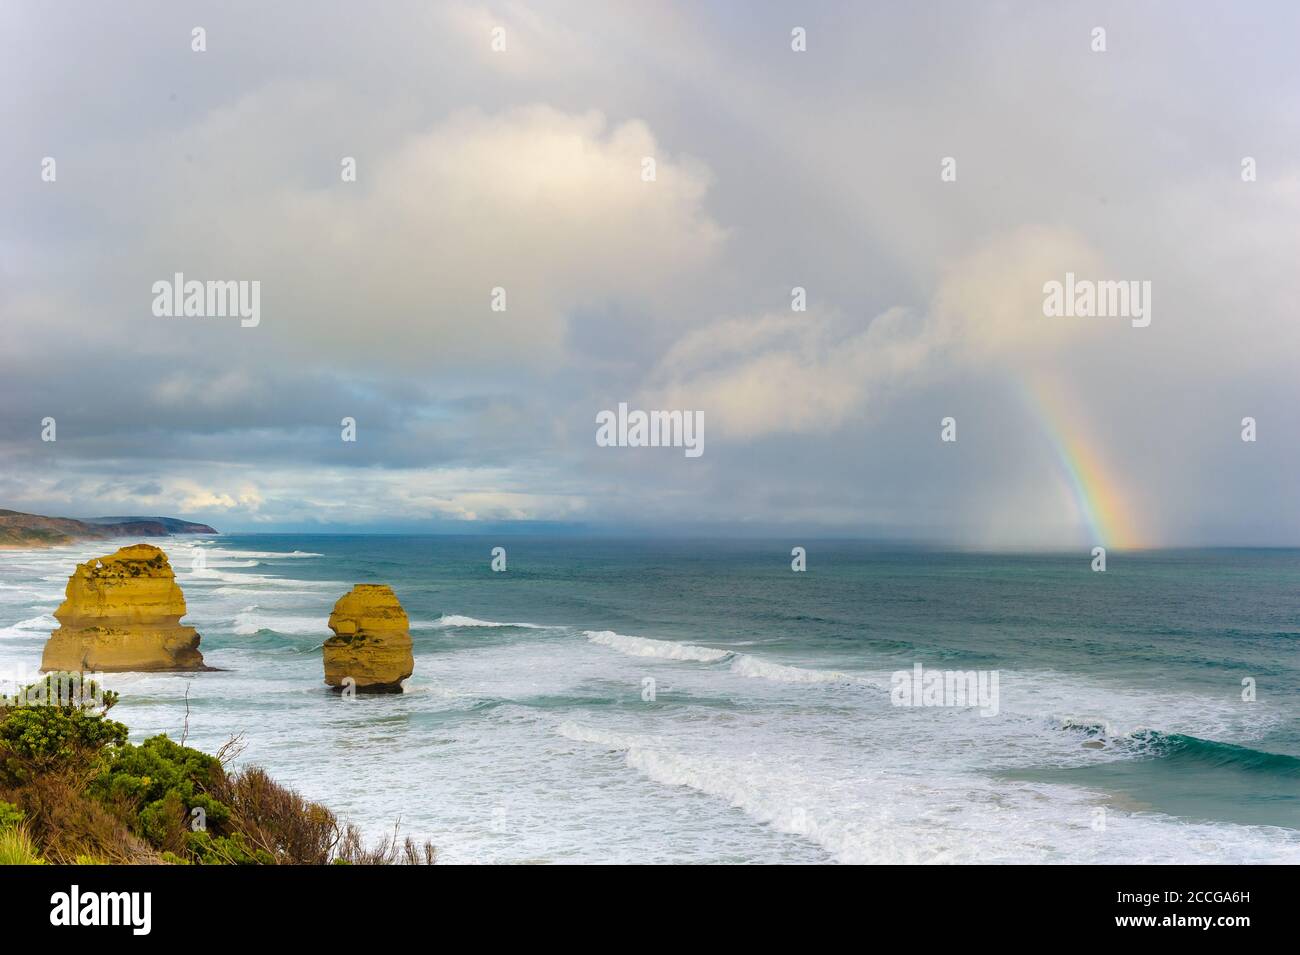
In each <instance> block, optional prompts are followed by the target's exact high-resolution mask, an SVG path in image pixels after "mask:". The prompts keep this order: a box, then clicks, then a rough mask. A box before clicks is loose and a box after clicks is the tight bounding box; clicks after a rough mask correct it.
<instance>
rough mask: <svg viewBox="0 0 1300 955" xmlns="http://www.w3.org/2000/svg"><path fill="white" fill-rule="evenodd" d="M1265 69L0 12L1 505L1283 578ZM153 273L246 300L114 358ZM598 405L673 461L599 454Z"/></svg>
mask: <svg viewBox="0 0 1300 955" xmlns="http://www.w3.org/2000/svg"><path fill="white" fill-rule="evenodd" d="M200 27H201V28H202V30H203V34H202V38H203V44H202V45H203V46H204V47H205V49H203V50H195V49H194V48H193V47H194V45H195V43H196V40H195V36H194V32H193V31H194V30H195V28H200ZM1098 29H1101V30H1104V46H1105V49H1104V50H1101V49H1097V47H1098V45H1099V34H1098V33H1097V32H1096V31H1097V30H1098ZM795 31H802V33H798V34H797V33H796V32H795ZM1297 35H1300V8H1298V7H1297V6H1296V5H1294V4H1290V3H1282V2H1277V3H1266V2H1246V3H1240V4H1232V5H1223V4H1211V3H1208V2H1207V3H1173V2H1170V3H1159V2H1150V3H1142V4H1132V3H1127V2H1122V3H1051V2H1048V3H1044V2H1026V3H994V2H989V3H981V4H973V3H967V2H951V3H942V2H937V3H924V4H916V3H902V2H898V3H878V4H876V3H873V4H860V3H847V2H845V3H819V4H816V5H807V6H805V5H795V4H776V3H711V4H698V3H673V4H669V3H662V4H661V3H653V4H650V3H647V4H603V3H594V2H592V3H567V2H555V3H529V4H524V3H499V4H489V5H480V4H476V3H459V2H447V3H441V2H424V0H421V2H412V3H400V2H391V3H388V2H386V3H383V4H357V3H344V2H329V0H326V2H313V3H305V2H303V3H283V4H275V5H267V4H260V3H251V2H247V3H245V2H222V3H211V4H205V3H187V4H183V5H182V4H175V3H168V2H158V3H145V2H126V3H120V4H111V5H109V4H102V3H91V2H79V3H78V2H74V3H66V4H57V5H55V4H43V3H36V2H30V0H15V2H8V3H5V4H4V5H3V7H0V104H2V108H3V116H4V129H5V144H4V148H3V149H0V183H3V186H0V394H2V395H3V411H2V412H0V454H2V455H3V468H0V507H8V508H13V509H17V510H25V511H33V512H37V513H46V514H58V515H71V516H96V515H105V514H111V515H121V514H143V515H154V514H165V515H170V516H178V517H185V518H189V519H192V520H200V521H205V522H208V523H211V524H213V525H214V526H216V527H218V528H219V529H220V530H223V531H238V530H245V531H268V532H269V531H310V530H321V531H348V530H351V531H368V530H369V531H401V530H438V531H455V532H466V533H472V532H475V531H478V530H484V529H491V530H493V531H497V530H500V529H502V528H507V529H509V528H513V529H516V530H524V531H526V530H530V529H531V530H539V529H547V530H565V529H570V530H581V531H584V532H610V533H615V532H628V533H659V532H663V533H685V534H698V535H701V536H709V535H730V534H750V533H779V534H785V533H790V534H804V535H815V534H822V535H829V534H834V535H851V536H862V537H869V538H880V539H887V540H917V541H924V542H938V543H943V544H948V545H953V546H958V547H966V548H977V549H979V548H989V549H1007V548H1012V549H1015V548H1066V549H1069V548H1076V547H1091V546H1094V545H1097V544H1101V545H1105V546H1110V547H1118V548H1127V547H1159V546H1185V545H1268V546H1276V545H1300V504H1298V503H1297V501H1298V498H1297V494H1296V487H1297V485H1296V479H1295V475H1296V474H1297V473H1300V410H1298V409H1300V401H1298V400H1297V399H1298V398H1300V383H1298V382H1297V378H1298V376H1297V371H1298V370H1300V362H1298V361H1297V359H1298V358H1300V320H1298V319H1300V316H1297V314H1296V303H1297V301H1298V300H1300V299H1298V297H1297V293H1298V292H1300V269H1297V258H1298V257H1297V252H1298V251H1300V228H1298V226H1300V215H1298V214H1300V75H1298V74H1300V65H1297V61H1296V58H1295V50H1294V47H1295V37H1296V36H1297ZM799 36H802V37H803V38H804V42H803V44H802V45H803V46H804V47H805V48H804V49H794V47H795V46H799V45H801V44H800V43H799V42H798V37H799ZM502 41H504V42H503V43H502ZM502 45H504V49H500V48H494V47H501V46H502ZM647 157H649V158H651V159H653V160H654V176H653V179H649V180H648V179H647V178H646V175H645V169H646V165H645V160H646V158H647ZM347 158H350V159H352V160H354V161H355V170H356V175H355V181H347V180H346V179H345V176H344V175H343V168H344V164H345V159H347ZM47 159H53V160H54V167H53V171H54V175H53V178H52V180H51V178H50V177H49V175H48V163H47V162H46V161H47ZM1247 159H1249V160H1250V163H1249V165H1250V166H1251V167H1252V169H1253V176H1251V175H1248V174H1247V173H1246V172H1245V166H1246V160H1247ZM954 173H955V174H954ZM177 272H180V273H183V274H184V276H185V277H186V278H187V279H197V280H201V281H206V280H222V281H226V280H231V281H250V282H251V281H257V282H259V283H260V296H261V297H260V321H259V322H258V324H257V325H256V326H254V327H244V326H243V325H242V324H241V322H240V320H239V319H238V317H233V318H232V317H228V316H190V317H184V316H181V317H167V316H159V315H156V314H155V313H154V310H153V308H152V305H153V302H154V297H155V296H154V291H153V285H154V283H155V282H158V281H159V280H166V281H170V280H171V279H172V276H173V275H174V274H175V273H177ZM1067 273H1072V274H1073V275H1075V276H1076V277H1077V278H1079V279H1083V280H1092V281H1124V282H1130V281H1132V282H1137V283H1139V287H1141V284H1142V283H1150V285H1149V286H1146V287H1147V288H1149V289H1150V299H1149V306H1150V311H1149V315H1148V317H1149V324H1146V325H1141V324H1140V323H1139V322H1137V321H1134V320H1130V318H1129V317H1126V316H1124V315H1120V316H1114V315H1107V316H1099V315H1090V316H1089V315H1067V316H1060V315H1056V316H1049V315H1045V314H1044V299H1045V292H1044V289H1045V283H1049V282H1052V281H1059V282H1064V281H1065V276H1066V274H1067ZM498 288H499V289H504V290H505V296H506V298H505V302H506V307H505V310H504V311H498V310H494V309H493V308H492V303H493V290H494V289H498ZM795 288H800V289H803V290H804V296H805V306H806V307H805V308H804V309H803V310H796V309H795V308H793V307H792V303H793V301H794V293H793V291H792V290H794V289H795ZM620 403H627V405H628V406H629V408H631V409H634V410H635V409H645V410H655V409H661V410H682V411H685V412H690V413H693V414H698V415H700V416H701V420H702V421H703V428H704V430H703V434H704V444H703V448H704V452H703V453H702V454H700V455H699V456H697V457H691V456H687V455H685V454H684V453H683V452H682V449H681V448H670V447H657V448H652V447H605V446H600V445H599V444H598V443H597V441H596V418H597V415H598V414H599V413H600V412H601V411H603V410H610V409H616V408H617V407H618V405H619V404H620ZM1248 417H1249V418H1253V419H1254V421H1255V435H1254V437H1255V440H1253V441H1246V440H1243V419H1245V418H1248ZM47 418H53V419H54V422H55V433H54V440H52V441H51V440H43V438H44V437H48V436H49V435H48V429H46V428H45V426H44V425H43V422H44V421H45V419H47ZM344 418H352V419H354V421H355V423H356V425H355V438H356V440H354V441H345V440H343V427H342V426H341V425H342V422H343V419H344ZM947 418H951V419H952V420H953V427H952V428H951V429H950V433H949V437H952V436H954V435H955V440H948V441H945V440H943V433H942V432H943V422H944V419H947Z"/></svg>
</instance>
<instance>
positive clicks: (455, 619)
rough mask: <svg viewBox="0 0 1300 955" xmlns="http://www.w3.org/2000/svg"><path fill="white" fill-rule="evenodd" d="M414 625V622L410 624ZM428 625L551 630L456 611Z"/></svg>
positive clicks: (535, 624) (537, 624)
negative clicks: (469, 615) (481, 617)
mask: <svg viewBox="0 0 1300 955" xmlns="http://www.w3.org/2000/svg"><path fill="white" fill-rule="evenodd" d="M412 626H414V624H412ZM429 626H433V627H520V628H522V629H524V630H553V629H555V628H554V627H545V626H542V625H541V624H540V623H502V622H501V621H499V620H479V619H477V618H475V617H462V616H461V615H460V614H458V613H445V614H443V615H442V616H441V617H439V618H438V619H437V620H435V621H434V622H433V623H432V624H430V625H429Z"/></svg>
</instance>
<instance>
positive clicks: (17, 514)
mask: <svg viewBox="0 0 1300 955" xmlns="http://www.w3.org/2000/svg"><path fill="white" fill-rule="evenodd" d="M216 533H218V532H217V531H216V530H215V529H214V528H212V527H210V526H208V525H207V524H196V523H194V522H193V521H182V520H180V519H179V518H176V517H92V518H86V519H85V520H77V519H76V518H72V517H45V516H44V515H41V514H24V513H23V512H22V511H10V510H5V509H3V508H0V548H9V547H52V546H55V545H58V544H70V543H72V541H74V540H103V539H107V538H112V537H169V536H171V535H172V534H216Z"/></svg>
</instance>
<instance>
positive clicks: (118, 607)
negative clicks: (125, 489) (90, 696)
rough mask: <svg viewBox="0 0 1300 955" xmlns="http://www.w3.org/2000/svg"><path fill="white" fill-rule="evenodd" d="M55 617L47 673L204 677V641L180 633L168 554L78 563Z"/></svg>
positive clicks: (181, 604) (44, 664)
mask: <svg viewBox="0 0 1300 955" xmlns="http://www.w3.org/2000/svg"><path fill="white" fill-rule="evenodd" d="M66 594H67V596H66V599H65V600H64V601H63V603H62V604H61V605H60V606H59V609H58V610H56V611H54V616H55V618H56V619H57V620H58V621H59V624H60V626H59V629H57V630H55V631H54V632H53V633H52V634H50V639H49V642H48V643H46V645H45V653H44V654H43V655H42V657H41V669H42V670H67V671H73V672H75V671H91V670H93V671H98V672H102V673H114V672H122V671H157V670H205V669H208V667H206V666H205V665H204V663H203V654H201V653H199V634H198V631H196V630H195V629H194V628H193V627H187V626H183V625H182V624H181V622H180V619H181V617H182V616H184V614H185V596H184V594H182V593H181V588H180V585H179V584H177V583H176V575H175V574H174V573H173V572H172V568H171V564H170V563H168V561H167V555H166V554H165V553H163V551H162V550H161V549H160V548H157V547H154V546H153V545H152V544H133V545H131V546H130V547H123V548H121V549H120V550H119V551H118V552H117V553H115V554H109V555H108V556H107V557H96V558H93V559H91V560H88V561H86V562H85V563H84V564H78V565H77V569H76V570H75V571H74V572H73V574H72V576H71V577H70V578H68V589H67V591H66Z"/></svg>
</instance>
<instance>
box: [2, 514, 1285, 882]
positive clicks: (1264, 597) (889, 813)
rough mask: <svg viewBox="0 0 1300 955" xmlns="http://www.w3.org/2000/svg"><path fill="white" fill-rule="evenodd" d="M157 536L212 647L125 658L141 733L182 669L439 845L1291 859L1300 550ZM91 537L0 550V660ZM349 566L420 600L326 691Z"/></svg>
mask: <svg viewBox="0 0 1300 955" xmlns="http://www.w3.org/2000/svg"><path fill="white" fill-rule="evenodd" d="M795 544H799V545H802V546H804V547H806V548H807V550H808V570H807V572H806V573H793V572H792V571H791V569H790V559H791V558H790V548H791V547H792V546H794V545H795ZM163 545H164V547H165V549H166V550H167V551H168V552H169V554H170V555H171V558H172V562H173V565H174V566H175V567H176V569H177V572H178V580H179V581H180V583H181V585H182V587H183V588H184V591H185V595H186V598H187V601H188V604H189V615H188V617H187V618H186V619H187V621H188V622H190V623H192V624H193V625H194V626H196V627H197V628H198V629H199V631H200V633H201V634H202V635H203V643H202V650H203V652H204V654H205V656H206V658H207V660H208V662H209V663H210V664H212V665H214V666H218V667H222V668H224V669H223V672H220V673H205V674H198V675H186V676H182V675H137V674H119V675H113V676H111V677H110V678H109V679H108V683H109V684H110V685H111V686H114V687H115V688H117V689H120V690H121V691H122V692H123V697H124V699H123V702H122V703H121V704H120V706H119V708H118V709H117V710H115V711H114V712H115V715H117V716H118V718H120V719H122V720H123V721H125V722H126V723H128V725H130V726H131V728H132V731H133V736H135V737H137V738H138V737H141V736H144V735H147V734H150V733H154V732H161V731H166V732H168V733H171V734H172V735H173V736H179V735H180V734H181V732H182V731H183V727H184V722H185V706H186V704H185V699H184V697H185V694H186V690H187V688H188V694H189V701H188V706H189V730H188V732H189V739H190V741H191V742H192V743H194V744H195V745H198V746H201V747H203V748H208V749H214V748H215V747H217V746H219V745H221V743H222V742H224V741H225V739H227V738H228V737H229V736H230V735H232V734H238V733H242V734H243V735H244V739H245V741H246V743H247V749H246V750H245V752H244V755H243V756H242V757H241V759H242V760H243V761H248V762H257V763H260V764H262V765H264V766H266V767H267V768H268V769H270V770H271V771H272V773H273V774H274V775H275V776H277V777H278V778H281V779H283V780H284V781H286V782H288V783H290V784H292V785H294V786H296V787H297V788H299V789H301V790H302V791H303V792H304V793H305V794H307V795H309V796H311V797H313V798H317V799H320V800H322V801H324V802H326V803H328V804H329V805H330V806H331V807H333V808H335V809H336V810H338V811H339V812H340V813H341V814H343V815H346V816H348V817H349V818H351V819H353V820H355V821H357V822H358V823H360V824H361V825H362V826H363V827H364V828H365V829H366V830H367V831H368V832H371V833H374V834H378V833H380V832H383V831H385V830H388V829H391V828H392V826H393V824H394V822H395V821H396V820H397V819H398V818H399V817H400V820H401V827H402V830H403V831H406V832H411V833H413V834H415V835H417V836H421V837H426V836H427V837H429V838H432V839H433V840H434V841H435V842H436V843H437V844H438V845H439V847H440V850H441V852H442V856H443V858H444V859H446V860H448V861H467V862H478V861H482V862H491V861H578V862H588V861H625V862H638V861H644V862H776V861H798V862H819V861H842V862H1084V863H1089V862H1132V863H1142V862H1192V861H1197V862H1216V861H1222V862H1239V861H1260V862H1280V861H1287V862H1297V861H1300V656H1298V655H1297V652H1296V650H1297V645H1298V644H1297V641H1298V640H1300V602H1298V599H1297V598H1298V595H1300V551H1280V550H1274V551H1245V550H1211V551H1188V552H1161V553H1150V554H1132V555H1125V554H1116V553H1112V554H1111V555H1110V556H1109V560H1108V567H1109V569H1108V571H1107V572H1106V573H1093V572H1092V571H1091V570H1090V558H1089V555H1087V554H1086V553H1082V554H1078V555H1069V556H1061V555H1054V556H1045V555H1033V556H1004V555H998V556H993V555H979V554H935V553H929V552H923V551H907V550H900V549H897V548H894V549H881V548H876V547H872V546H869V545H864V544H858V543H851V542H843V541H835V542H831V541H825V542H818V541H743V542H723V543H719V542H697V541H624V540H612V539H601V540H575V539H541V538H533V537H527V538H503V539H501V540H493V539H490V538H483V537H473V538H449V537H393V536H374V537H355V536H347V537H345V536H319V535H225V536H219V537H213V538H203V539H196V540H189V539H183V538H177V539H171V540H168V541H165V542H163ZM497 545H501V546H504V547H506V549H507V560H508V569H507V570H506V572H504V573H494V572H492V570H491V569H490V551H491V549H492V547H494V546H497ZM114 546H116V545H114ZM109 549H111V548H108V547H105V546H104V545H103V544H102V543H100V544H97V545H77V546H75V547H68V548H57V549H54V550H49V551H36V552H4V553H0V665H3V666H4V667H6V668H8V669H9V670H11V671H12V670H15V669H17V668H22V667H24V666H26V667H28V668H30V667H34V666H35V665H36V663H37V662H38V661H39V655H40V648H41V646H42V644H43V641H44V638H45V636H46V635H47V634H48V632H49V630H50V628H51V627H52V625H53V620H52V618H50V617H48V614H49V613H50V612H51V611H53V609H54V608H55V607H56V606H57V605H58V602H59V600H60V599H61V597H62V589H63V582H64V581H65V580H66V577H67V574H68V573H70V572H71V570H72V566H73V564H74V563H75V561H76V560H81V559H85V558H86V557H89V556H92V555H94V554H98V553H106V552H107V551H108V550H109ZM199 552H202V554H203V557H202V558H201V562H198V563H196V556H195V555H196V554H197V553H199ZM365 582H382V583H388V584H390V585H392V587H393V588H394V590H395V591H396V592H397V594H398V596H399V598H400V599H401V601H402V603H403V605H404V606H405V608H406V610H407V613H408V614H409V616H410V618H411V620H412V636H413V638H414V642H415V655H416V668H415V674H414V676H413V678H412V679H411V681H410V683H409V685H408V687H407V692H406V693H405V694H402V695H400V696H393V697H377V698H366V697H363V698H359V699H356V700H342V699H340V698H339V697H337V696H335V695H333V694H331V693H329V692H328V691H326V690H325V689H324V687H323V684H322V683H321V677H322V668H321V658H320V644H321V642H322V640H324V639H325V637H327V636H328V635H329V631H328V630H327V629H326V627H325V620H326V618H327V617H328V615H329V611H330V608H331V607H332V606H333V603H334V601H335V600H336V599H337V598H338V597H339V596H340V595H342V594H343V593H344V592H346V590H347V589H348V588H349V587H350V586H351V585H352V584H354V583H365ZM917 663H919V664H921V665H922V667H924V668H926V669H929V668H935V669H938V670H948V671H988V672H995V673H996V674H997V678H998V700H997V707H996V714H995V715H994V714H991V713H988V712H983V711H981V709H980V708H978V707H972V706H962V705H949V706H911V707H908V706H898V705H894V702H893V701H891V693H890V690H891V686H892V677H893V674H894V673H895V671H909V672H910V671H911V670H912V668H913V666H914V664H917ZM1243 679H1248V680H1253V681H1254V687H1255V693H1256V699H1255V701H1254V702H1246V701H1244V700H1243V698H1242V697H1243V683H1242V681H1243ZM647 681H653V682H652V683H648V682H647ZM651 689H652V690H653V692H651ZM651 697H652V698H651ZM987 709H988V708H987V707H986V708H985V710H987Z"/></svg>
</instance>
